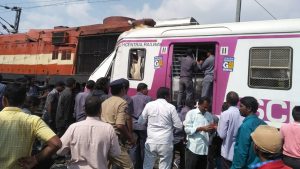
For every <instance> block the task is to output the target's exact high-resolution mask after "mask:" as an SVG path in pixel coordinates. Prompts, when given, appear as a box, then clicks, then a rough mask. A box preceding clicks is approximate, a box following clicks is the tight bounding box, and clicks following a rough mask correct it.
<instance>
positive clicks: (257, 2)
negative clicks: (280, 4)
mask: <svg viewBox="0 0 300 169" xmlns="http://www.w3.org/2000/svg"><path fill="white" fill-rule="evenodd" d="M254 1H255V2H256V3H257V4H258V5H259V6H261V7H262V8H263V9H264V10H265V11H266V12H268V14H269V15H270V16H271V17H272V18H273V19H275V20H277V18H276V17H275V16H273V15H272V14H271V12H269V11H268V10H267V9H266V8H265V7H264V6H263V5H262V4H261V3H259V2H258V1H257V0H254Z"/></svg>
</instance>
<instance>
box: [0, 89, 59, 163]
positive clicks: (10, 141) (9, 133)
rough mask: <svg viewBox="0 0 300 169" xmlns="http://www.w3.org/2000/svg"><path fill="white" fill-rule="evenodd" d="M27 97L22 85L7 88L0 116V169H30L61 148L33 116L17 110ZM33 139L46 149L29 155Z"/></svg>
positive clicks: (45, 127) (44, 126)
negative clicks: (42, 143) (43, 144)
mask: <svg viewBox="0 0 300 169" xmlns="http://www.w3.org/2000/svg"><path fill="white" fill-rule="evenodd" d="M25 97H26V89H25V87H24V86H22V85H21V84H17V83H13V84H9V85H7V86H6V89H5V91H4V95H3V99H2V103H3V106H4V107H5V108H4V109H3V110H2V111H1V112H0V150H1V153H0V168H1V169H2V168H3V169H4V168H5V169H19V168H25V169H27V168H32V167H34V166H35V165H36V164H38V163H39V162H40V161H42V160H44V159H46V158H49V157H51V155H53V154H54V153H56V151H57V150H58V149H59V148H60V147H61V141H60V139H59V138H58V137H57V136H56V135H55V134H54V132H53V131H52V130H51V129H50V128H49V127H48V126H47V125H46V124H45V123H44V122H43V121H42V119H41V118H39V117H38V116H34V115H29V114H25V113H24V112H22V110H21V109H20V108H19V107H20V106H21V105H22V104H23V102H24V100H25ZM35 139H39V140H41V141H43V142H45V148H44V149H43V150H42V151H41V152H40V153H38V154H35V155H33V156H32V155H31V150H32V145H33V142H34V141H35Z"/></svg>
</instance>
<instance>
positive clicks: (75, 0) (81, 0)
mask: <svg viewBox="0 0 300 169" xmlns="http://www.w3.org/2000/svg"><path fill="white" fill-rule="evenodd" d="M112 1H120V0H95V1H90V0H70V1H64V2H56V3H49V4H44V5H36V6H24V7H22V8H23V9H33V8H42V7H49V6H61V5H73V4H82V3H103V2H112Z"/></svg>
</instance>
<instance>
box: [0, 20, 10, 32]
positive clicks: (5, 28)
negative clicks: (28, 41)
mask: <svg viewBox="0 0 300 169" xmlns="http://www.w3.org/2000/svg"><path fill="white" fill-rule="evenodd" d="M0 24H1V25H2V28H3V29H4V30H6V31H7V32H8V33H10V30H9V29H7V27H6V25H4V24H3V23H2V22H1V21H0Z"/></svg>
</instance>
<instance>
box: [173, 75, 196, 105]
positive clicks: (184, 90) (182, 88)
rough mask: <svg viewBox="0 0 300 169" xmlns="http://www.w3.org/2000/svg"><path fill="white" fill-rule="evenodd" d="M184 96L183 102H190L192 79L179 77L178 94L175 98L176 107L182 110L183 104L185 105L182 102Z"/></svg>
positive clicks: (192, 87)
mask: <svg viewBox="0 0 300 169" xmlns="http://www.w3.org/2000/svg"><path fill="white" fill-rule="evenodd" d="M184 94H186V97H185V100H191V99H193V96H194V86H193V80H192V78H188V77H181V78H180V80H179V93H178V98H177V106H178V107H179V108H182V107H183V106H182V105H183V104H185V100H183V95H184Z"/></svg>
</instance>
